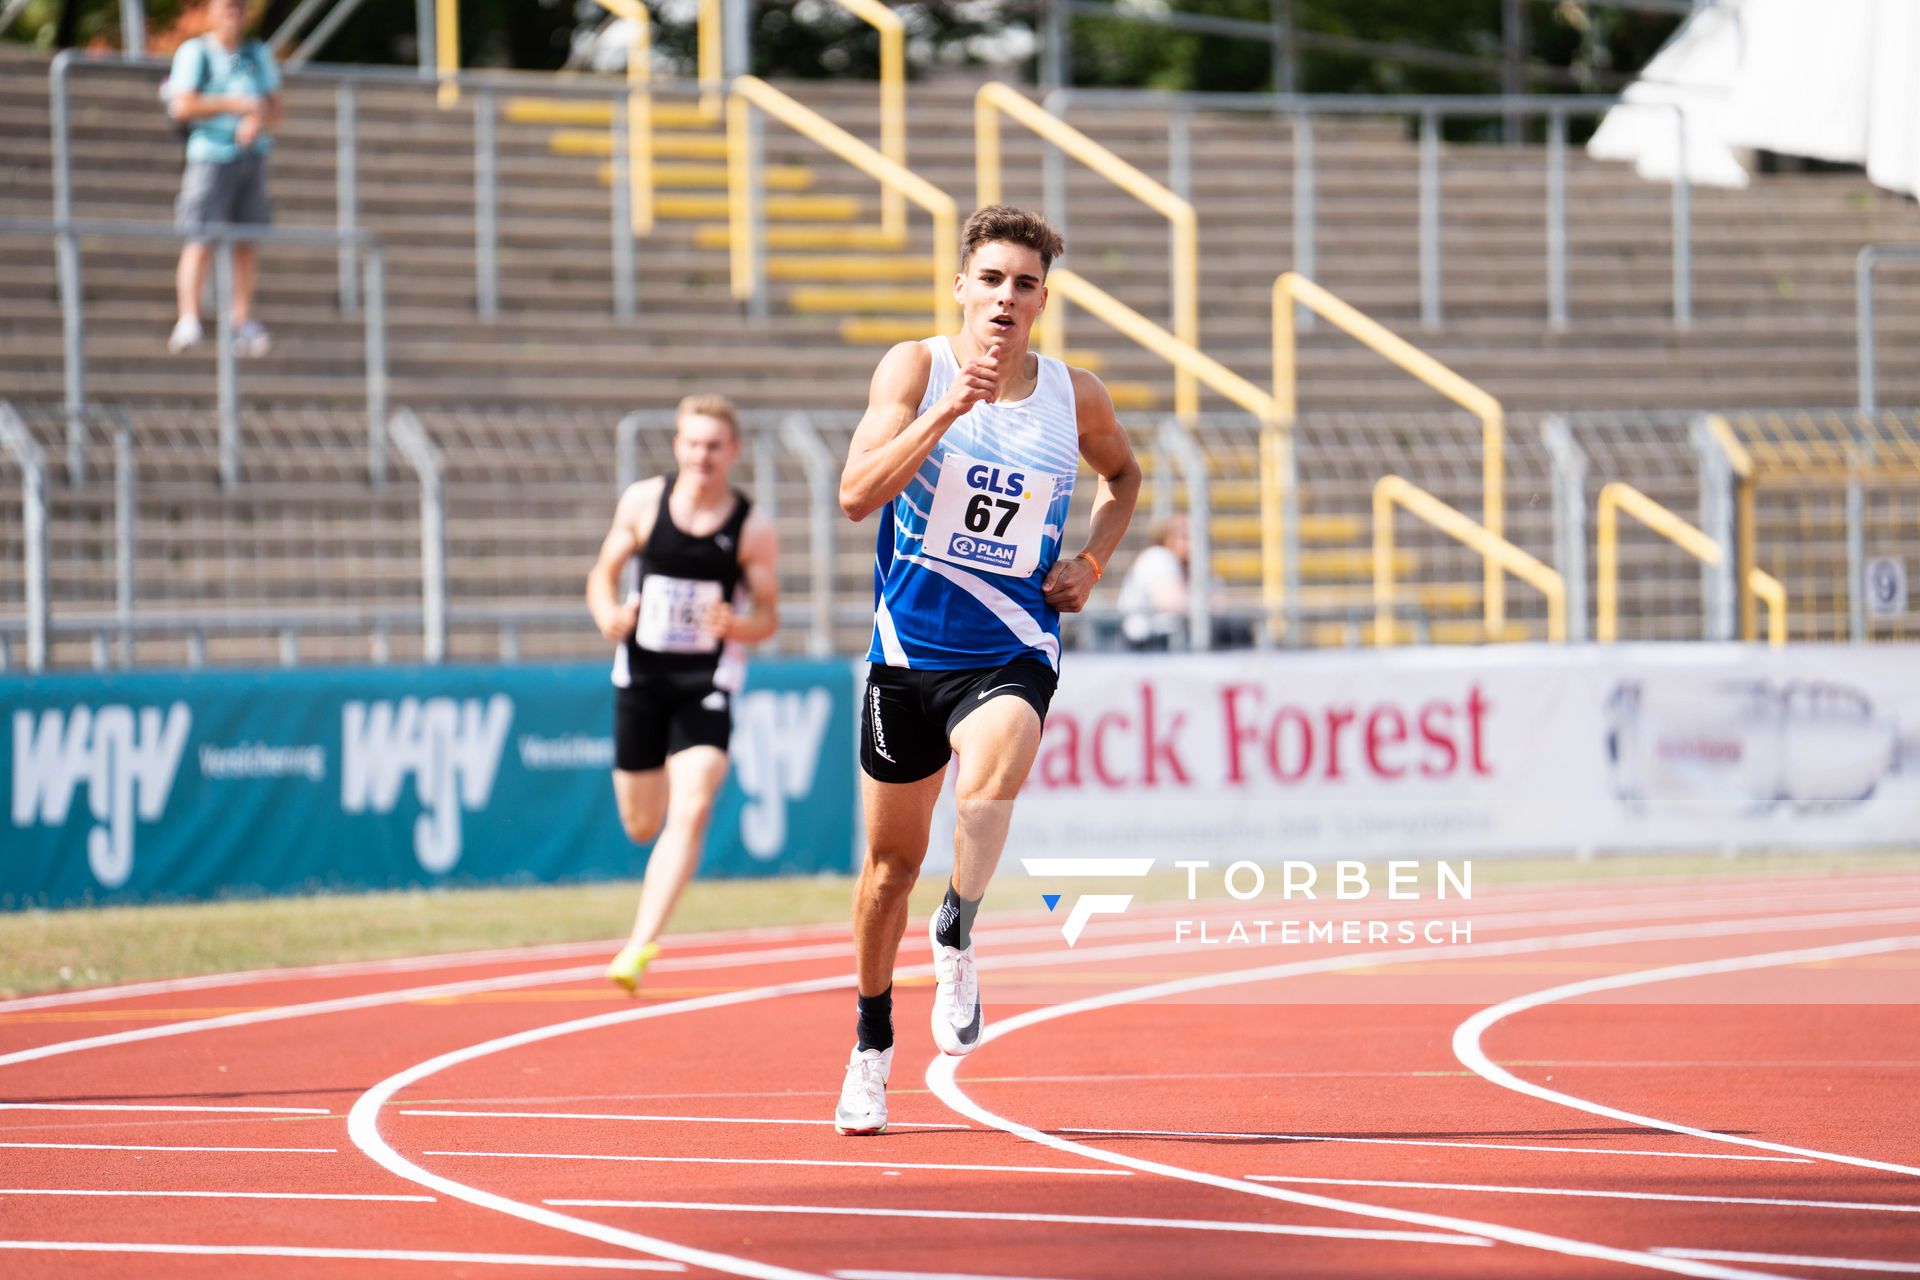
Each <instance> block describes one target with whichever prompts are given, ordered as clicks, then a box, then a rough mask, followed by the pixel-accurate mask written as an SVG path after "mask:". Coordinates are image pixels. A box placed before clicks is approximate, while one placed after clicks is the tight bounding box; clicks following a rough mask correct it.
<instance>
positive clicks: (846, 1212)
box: [544, 1200, 1493, 1246]
mask: <svg viewBox="0 0 1920 1280" xmlns="http://www.w3.org/2000/svg"><path fill="white" fill-rule="evenodd" d="M544 1203H546V1204H551V1205H560V1206H564V1207H567V1208H578V1209H676V1210H692V1211H696V1212H700V1211H705V1212H711V1213H797V1214H808V1215H811V1214H822V1215H825V1216H828V1217H847V1218H915V1219H931V1220H933V1221H936V1222H1044V1223H1054V1224H1058V1225H1062V1226H1072V1227H1148V1228H1151V1229H1154V1230H1157V1231H1227V1232H1234V1233H1238V1234H1242V1235H1259V1236H1310V1237H1312V1238H1313V1239H1316V1240H1379V1241H1388V1242H1391V1243H1400V1244H1459V1245H1478V1246H1486V1245H1491V1244H1492V1243H1493V1241H1491V1240H1483V1239H1479V1238H1477V1237H1475V1236H1470V1235H1458V1234H1455V1233H1453V1232H1439V1231H1377V1230H1372V1229H1369V1228H1365V1227H1307V1226H1299V1225H1296V1224H1294V1223H1288V1222H1229V1221H1222V1220H1220V1219H1216V1218H1122V1217H1111V1216H1108V1215H1105V1214H1091V1213H990V1212H987V1211H985V1210H980V1209H950V1208H941V1209H874V1208H869V1207H867V1206H865V1205H861V1206H857V1207H856V1206H853V1205H817V1204H715V1203H712V1202H708V1201H700V1200H548V1201H545V1202H544Z"/></svg>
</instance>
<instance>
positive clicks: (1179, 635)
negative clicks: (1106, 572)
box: [1118, 515, 1253, 653]
mask: <svg viewBox="0 0 1920 1280" xmlns="http://www.w3.org/2000/svg"><path fill="white" fill-rule="evenodd" d="M1158 534H1159V536H1158V539H1157V540H1156V541H1155V542H1154V544H1153V545H1152V546H1150V547H1148V548H1146V549H1145V550H1143V551H1142V552H1141V553H1140V554H1139V555H1138V556H1136V557H1135V558H1134V561H1133V564H1132V565H1130V566H1129V567H1128V569H1127V576H1126V578H1125V580H1124V581H1122V582H1121V584H1120V598H1119V601H1118V605H1119V609H1120V638H1121V639H1122V640H1123V641H1125V642H1126V646H1127V648H1129V649H1133V650H1136V651H1139V652H1143V653H1151V652H1156V651H1159V652H1164V651H1166V650H1168V649H1187V648H1191V647H1192V646H1191V644H1190V643H1189V642H1188V638H1187V628H1188V623H1189V622H1190V621H1191V619H1190V618H1189V617H1188V615H1187V609H1188V608H1189V605H1188V595H1187V582H1188V572H1189V564H1190V562H1191V560H1192V558H1193V542H1192V538H1191V536H1190V534H1189V532H1188V527H1187V518H1186V517H1185V516H1178V515H1177V516H1169V517H1167V519H1166V520H1165V521H1164V522H1162V523H1161V524H1160V525H1159V526H1158ZM1220 590H1221V583H1220V580H1219V579H1218V578H1215V579H1213V583H1212V592H1213V603H1214V607H1215V608H1218V607H1219V603H1220ZM1209 639H1211V640H1212V642H1213V647H1214V648H1215V649H1244V648H1246V647H1248V646H1249V645H1251V644H1252V643H1253V627H1252V625H1251V624H1250V623H1248V622H1247V621H1246V620H1245V619H1235V618H1222V617H1218V616H1216V617H1214V619H1213V631H1212V635H1211V636H1210V637H1209Z"/></svg>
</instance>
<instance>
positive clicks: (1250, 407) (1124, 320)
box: [1047, 267, 1273, 422]
mask: <svg viewBox="0 0 1920 1280" xmlns="http://www.w3.org/2000/svg"><path fill="white" fill-rule="evenodd" d="M1047 290H1048V292H1049V293H1057V294H1059V295H1060V296H1062V297H1064V298H1066V299H1068V300H1069V301H1071V302H1072V303H1073V304H1074V305H1075V306H1077V307H1084V308H1086V310H1088V311H1089V312H1091V313H1092V314H1093V315H1094V316H1095V317H1096V318H1098V319H1100V320H1104V321H1106V322H1107V324H1109V325H1111V326H1112V327H1113V328H1114V329H1116V330H1118V331H1119V332H1120V333H1121V334H1123V335H1125V336H1126V337H1128V338H1131V339H1133V340H1134V341H1135V342H1137V343H1139V344H1140V345H1141V346H1143V347H1145V348H1146V349H1147V350H1148V351H1151V352H1152V353H1153V354H1154V355H1157V356H1159V357H1160V358H1161V359H1163V360H1165V361H1166V362H1167V363H1168V364H1171V365H1172V366H1173V367H1174V368H1175V369H1176V370H1178V371H1180V372H1182V373H1185V374H1187V375H1188V376H1190V377H1192V378H1195V379H1197V380H1198V381H1200V382H1204V383H1206V384H1207V386H1208V387H1209V388H1211V389H1212V390H1213V391H1215V392H1217V393H1218V394H1219V395H1221V396H1222V397H1224V398H1226V399H1228V400H1231V401H1232V402H1233V403H1235V404H1237V405H1239V406H1240V407H1241V408H1242V409H1245V410H1246V411H1247V412H1248V413H1250V414H1252V415H1254V416H1255V417H1256V418H1259V419H1260V420H1261V421H1262V422H1265V421H1267V420H1268V419H1269V418H1270V417H1271V416H1272V414H1273V397H1272V396H1270V395H1268V394H1267V393H1266V392H1264V391H1262V390H1261V389H1260V388H1259V387H1258V386H1256V385H1254V384H1253V383H1251V382H1249V381H1247V379H1245V378H1243V377H1241V376H1240V375H1239V374H1237V373H1235V372H1234V371H1233V370H1231V369H1229V368H1227V366H1225V365H1223V364H1221V363H1220V362H1219V361H1218V360H1215V359H1214V358H1213V357H1212V356H1210V355H1208V354H1207V353H1206V352H1204V351H1201V350H1200V349H1199V348H1197V347H1195V346H1194V345H1193V344H1192V343H1190V342H1186V341H1184V340H1182V339H1181V338H1179V337H1177V336H1176V335H1174V334H1172V333H1169V332H1167V330H1165V329H1163V328H1161V327H1160V326H1159V325H1157V324H1155V323H1154V322H1153V321H1151V320H1149V319H1147V318H1146V317H1145V316H1143V315H1141V314H1140V313H1139V312H1138V311H1135V310H1134V309H1133V308H1132V307H1129V306H1128V305H1127V304H1126V303H1124V302H1122V301H1120V300H1119V299H1118V298H1116V297H1114V296H1113V295H1112V294H1110V293H1107V292H1106V291H1105V290H1103V289H1101V288H1100V287H1099V286H1097V285H1095V284H1094V283H1092V282H1091V281H1089V280H1088V279H1087V278H1086V277H1085V276H1082V275H1080V274H1079V273H1077V272H1074V271H1070V270H1068V269H1067V268H1066V267H1055V268H1054V269H1053V270H1052V271H1051V272H1049V273H1048V275H1047Z"/></svg>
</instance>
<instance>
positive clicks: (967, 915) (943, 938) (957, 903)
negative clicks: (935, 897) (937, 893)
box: [933, 880, 980, 947]
mask: <svg viewBox="0 0 1920 1280" xmlns="http://www.w3.org/2000/svg"><path fill="white" fill-rule="evenodd" d="M979 912H980V899H979V898H975V899H974V900H973V901H971V902H969V901H967V900H966V899H965V898H963V897H961V896H960V895H959V894H958V893H956V892H955V891H954V888H953V881H951V880H949V881H947V896H946V899H945V900H944V901H943V902H941V904H940V912H939V914H938V915H936V916H934V918H933V936H934V937H936V938H938V939H940V945H941V946H943V947H968V946H972V945H973V918H974V916H976V915H978V914H979Z"/></svg>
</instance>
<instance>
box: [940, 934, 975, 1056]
mask: <svg viewBox="0 0 1920 1280" xmlns="http://www.w3.org/2000/svg"><path fill="white" fill-rule="evenodd" d="M927 939H928V941H930V942H932V943H933V981H934V987H933V1042H934V1043H935V1044H937V1045H939V1046H940V1052H942V1053H945V1054H950V1055H952V1056H953V1057H959V1056H961V1055H963V1054H968V1053H972V1052H973V1051H974V1050H975V1049H976V1048H978V1047H979V1045H980V976H979V974H977V973H976V972H974V968H973V948H972V947H948V946H943V945H941V942H940V913H939V912H937V911H936V912H934V913H933V919H931V920H929V921H927Z"/></svg>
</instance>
